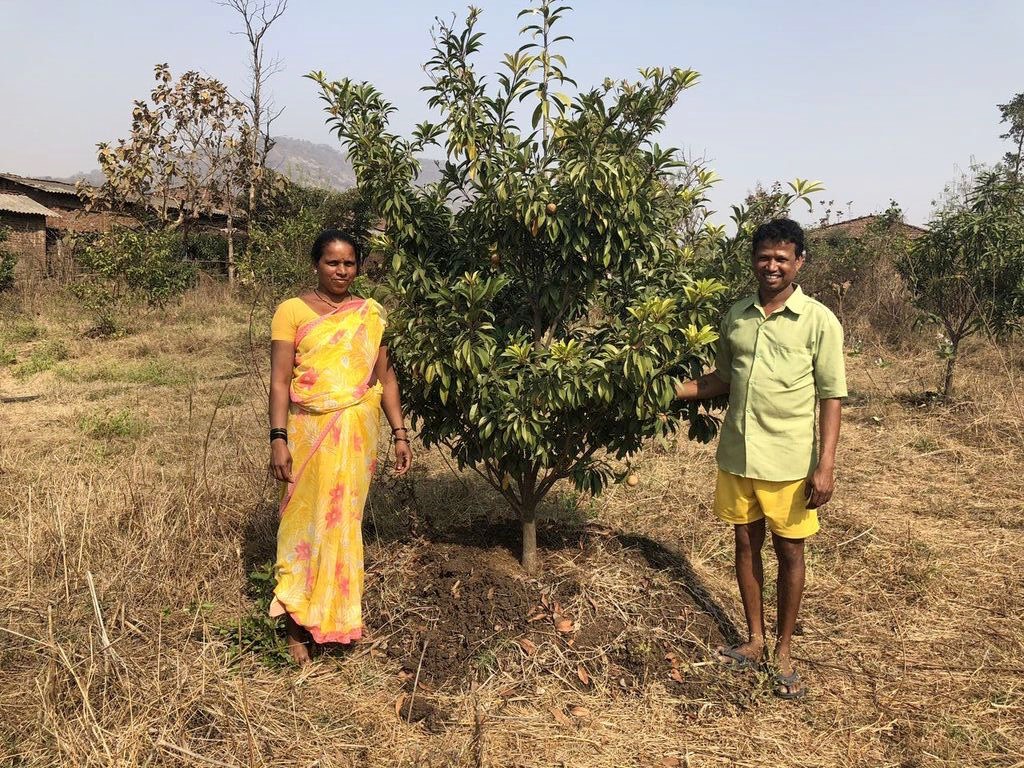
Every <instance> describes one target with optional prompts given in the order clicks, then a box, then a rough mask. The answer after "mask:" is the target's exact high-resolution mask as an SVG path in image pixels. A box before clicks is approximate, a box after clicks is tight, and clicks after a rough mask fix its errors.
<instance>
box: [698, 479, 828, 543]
mask: <svg viewBox="0 0 1024 768" xmlns="http://www.w3.org/2000/svg"><path fill="white" fill-rule="evenodd" d="M806 485H807V481H806V480H784V481H782V482H775V481H773V480H754V479H752V478H749V477H740V476H739V475H733V474H730V473H728V472H723V471H722V470H718V480H717V482H716V484H715V514H716V515H718V516H719V517H720V518H721V519H722V520H724V521H725V522H727V523H730V524H732V525H745V524H747V523H755V522H757V521H758V520H760V519H761V518H762V517H763V518H765V521H766V525H767V526H768V530H770V531H771V532H772V533H774V534H776V535H778V536H781V537H782V538H784V539H805V538H807V537H808V536H811V535H812V534H815V533H817V532H818V511H817V510H815V509H808V508H807V497H806V496H804V487H805V486H806Z"/></svg>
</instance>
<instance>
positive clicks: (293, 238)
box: [238, 185, 369, 295]
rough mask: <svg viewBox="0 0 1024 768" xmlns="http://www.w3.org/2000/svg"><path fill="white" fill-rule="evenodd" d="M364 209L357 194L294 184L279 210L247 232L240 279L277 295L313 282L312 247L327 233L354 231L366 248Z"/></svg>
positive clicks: (284, 196) (265, 217) (239, 262)
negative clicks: (310, 254)
mask: <svg viewBox="0 0 1024 768" xmlns="http://www.w3.org/2000/svg"><path fill="white" fill-rule="evenodd" d="M368 225H369V218H368V213H367V211H366V207H365V205H364V204H363V202H362V199H361V197H360V195H359V193H358V192H356V190H350V191H347V192H331V191H328V190H319V189H308V188H305V187H300V186H297V185H290V186H289V187H288V190H287V191H286V192H285V193H283V194H282V195H280V197H279V200H278V202H277V204H276V206H275V207H274V208H273V209H271V210H268V211H267V212H266V213H265V214H264V218H263V219H262V220H261V223H260V224H259V225H258V226H256V227H253V229H252V230H251V231H250V233H249V244H248V248H246V249H245V252H244V253H242V254H240V256H239V259H238V274H239V279H240V280H241V282H242V283H243V284H245V285H248V286H250V287H252V288H258V289H266V290H270V291H271V292H272V293H273V294H275V295H278V294H282V293H286V292H291V291H295V290H296V289H297V288H298V287H299V286H303V285H308V284H309V283H310V282H311V281H312V271H313V270H312V266H311V265H310V261H309V249H310V246H311V245H312V244H313V241H314V240H315V239H316V237H317V235H319V234H320V233H321V232H322V231H323V230H325V229H329V228H339V229H344V230H346V231H348V232H350V233H351V234H352V235H353V236H354V237H355V238H356V239H357V240H359V241H361V242H362V244H363V245H364V246H365V244H366V233H367V229H368V228H369V226H368Z"/></svg>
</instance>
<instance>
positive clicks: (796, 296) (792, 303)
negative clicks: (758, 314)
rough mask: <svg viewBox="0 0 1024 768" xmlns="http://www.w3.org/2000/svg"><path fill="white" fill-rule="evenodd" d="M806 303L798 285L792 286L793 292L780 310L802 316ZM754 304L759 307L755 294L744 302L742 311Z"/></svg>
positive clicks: (806, 299)
mask: <svg viewBox="0 0 1024 768" xmlns="http://www.w3.org/2000/svg"><path fill="white" fill-rule="evenodd" d="M807 302H808V298H807V294H806V293H804V292H803V289H801V288H800V286H799V285H794V286H793V292H792V293H791V294H790V295H789V298H788V299H786V303H785V304H783V305H782V309H783V310H786V309H788V310H789V311H790V312H792V313H793V314H794V315H800V314H803V311H804V309H806V308H807ZM755 304H756V305H758V306H760V300H759V299H758V297H757V294H756V293H755V294H753V295H752V296H749V297H747V299H745V300H744V302H743V310H744V311H746V310H748V309H750V308H751V307H753V306H754V305H755Z"/></svg>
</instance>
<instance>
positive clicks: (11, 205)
mask: <svg viewBox="0 0 1024 768" xmlns="http://www.w3.org/2000/svg"><path fill="white" fill-rule="evenodd" d="M0 211H8V212H10V213H24V214H28V215H36V216H50V217H54V216H57V217H59V216H60V214H59V213H57V212H56V211H51V210H50V209H49V208H47V207H46V206H45V205H40V204H39V203H37V202H36V201H35V200H33V199H32V198H31V197H26V196H25V195H10V194H6V193H3V192H0Z"/></svg>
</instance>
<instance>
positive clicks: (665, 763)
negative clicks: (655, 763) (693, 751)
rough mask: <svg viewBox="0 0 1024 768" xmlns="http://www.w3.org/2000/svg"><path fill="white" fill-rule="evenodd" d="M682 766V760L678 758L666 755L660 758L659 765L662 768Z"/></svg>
mask: <svg viewBox="0 0 1024 768" xmlns="http://www.w3.org/2000/svg"><path fill="white" fill-rule="evenodd" d="M682 764H683V761H682V760H680V759H679V758H678V757H672V755H667V756H665V757H663V758H661V763H660V765H661V766H662V768H680V766H682Z"/></svg>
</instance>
